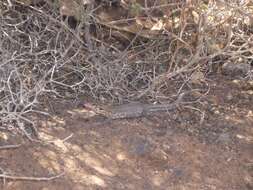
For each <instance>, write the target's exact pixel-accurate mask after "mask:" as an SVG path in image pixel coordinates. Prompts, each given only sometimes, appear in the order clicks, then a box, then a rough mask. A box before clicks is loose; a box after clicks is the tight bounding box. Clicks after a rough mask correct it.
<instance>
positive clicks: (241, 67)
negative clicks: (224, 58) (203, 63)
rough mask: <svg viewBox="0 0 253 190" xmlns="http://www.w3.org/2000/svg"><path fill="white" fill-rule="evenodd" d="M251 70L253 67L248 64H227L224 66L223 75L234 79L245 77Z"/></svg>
mask: <svg viewBox="0 0 253 190" xmlns="http://www.w3.org/2000/svg"><path fill="white" fill-rule="evenodd" d="M250 70H251V66H250V65H249V64H246V63H237V64H234V63H231V62H227V63H225V64H224V65H223V66H222V73H223V74H224V75H229V76H232V77H245V76H246V75H247V74H248V73H249V72H250Z"/></svg>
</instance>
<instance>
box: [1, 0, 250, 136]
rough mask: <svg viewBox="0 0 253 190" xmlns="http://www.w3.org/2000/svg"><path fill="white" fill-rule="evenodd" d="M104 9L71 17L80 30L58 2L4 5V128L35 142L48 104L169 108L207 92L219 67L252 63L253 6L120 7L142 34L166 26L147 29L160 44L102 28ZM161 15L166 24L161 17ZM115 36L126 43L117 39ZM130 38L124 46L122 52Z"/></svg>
mask: <svg viewBox="0 0 253 190" xmlns="http://www.w3.org/2000/svg"><path fill="white" fill-rule="evenodd" d="M10 2H11V3H12V6H10ZM40 2H44V1H40ZM62 2H64V1H62ZM87 2H88V1H87ZM104 2H105V1H103V2H102V1H96V3H95V4H94V3H87V4H86V5H81V4H79V5H80V6H78V8H80V10H81V14H79V13H78V18H77V17H76V15H67V16H74V17H76V19H78V22H79V25H78V27H77V28H76V29H71V28H70V27H69V26H68V25H67V23H66V22H63V21H62V15H61V14H60V10H62V9H61V8H62V7H61V6H62V5H61V4H59V3H58V1H54V2H53V1H45V3H40V4H39V5H37V4H31V3H30V1H29V3H25V4H24V3H23V2H22V1H7V0H6V1H3V2H2V3H1V4H0V16H1V22H0V39H1V41H0V60H1V62H0V117H1V119H0V122H1V126H2V127H3V128H5V129H6V128H9V129H13V128H15V129H19V130H21V131H22V132H24V133H25V134H26V135H27V136H28V137H30V134H28V132H27V131H28V130H26V127H27V126H32V127H33V128H34V122H33V119H32V115H33V113H42V114H46V113H45V112H43V110H42V109H41V107H40V105H41V104H43V103H44V102H45V100H46V99H48V98H49V97H50V98H52V97H54V98H67V97H77V96H78V95H79V94H86V95H89V96H92V97H93V98H94V99H97V100H99V101H107V102H108V101H112V102H115V103H123V102H127V101H133V100H135V101H136V100H138V101H139V100H140V99H142V100H144V99H145V100H147V101H154V100H158V101H168V100H170V99H171V97H173V96H178V95H179V94H180V93H181V92H183V91H189V90H192V89H194V88H195V84H196V83H197V84H199V85H200V86H201V87H203V85H205V77H204V76H205V75H206V74H207V72H208V71H209V66H211V65H213V64H217V63H218V64H220V63H224V62H228V61H230V62H234V63H237V62H249V63H250V62H252V53H253V50H252V33H253V29H252V20H253V19H252V15H253V13H252V12H253V8H252V7H253V6H252V3H251V2H250V1H246V0H245V1H186V2H182V1H176V0H174V1H170V2H167V1H166V3H167V4H166V3H164V1H155V2H156V4H154V3H153V4H152V2H154V1H148V2H149V3H147V4H145V5H144V4H141V3H143V2H146V1H134V2H135V3H136V2H139V4H131V6H126V4H121V5H120V6H122V7H124V10H126V9H127V11H128V13H129V14H128V16H129V18H128V17H126V18H124V19H125V20H131V19H132V20H134V21H138V22H139V23H140V22H141V21H143V18H145V19H144V21H143V23H144V25H145V26H144V27H142V29H143V28H145V27H146V29H147V28H148V27H149V24H148V23H147V18H151V19H150V21H152V22H153V21H154V20H155V21H156V22H157V23H158V24H159V23H162V24H161V25H152V24H151V29H152V28H154V26H155V27H156V29H155V31H152V30H151V29H149V30H150V31H152V32H153V33H152V35H155V37H154V36H151V34H149V33H147V34H148V35H144V34H143V33H142V32H143V30H140V31H137V32H136V30H135V31H131V30H130V29H128V28H127V29H125V28H124V31H122V28H120V27H118V26H117V27H116V26H115V25H112V24H111V25H109V24H108V23H109V22H108V23H105V22H102V21H101V20H99V19H98V12H99V10H100V9H99V8H101V7H102V8H104V9H103V10H107V9H110V8H111V7H110V6H111V5H108V4H107V3H104ZM124 2H126V1H124ZM121 3H122V1H121ZM128 3H131V1H129V2H128ZM157 3H158V4H157ZM159 3H160V4H159ZM108 6H109V8H108ZM70 8H72V7H70ZM115 9H116V8H115ZM130 9H131V11H132V12H129V11H130ZM132 9H133V10H134V11H133V10H132ZM157 11H158V12H159V11H160V12H159V14H158V15H160V17H159V16H157V17H156V16H155V15H157V14H155V13H157ZM70 12H71V11H70ZM74 12H75V11H74ZM75 13H76V12H75ZM130 13H131V14H130ZM161 14H162V16H161ZM140 15H141V16H140ZM143 15H144V16H143ZM140 18H141V19H142V20H141V19H140ZM124 19H123V20H124ZM152 22H151V23H152ZM110 23H112V22H110ZM136 26H137V25H136ZM158 26H159V27H158ZM116 32H118V33H120V36H121V37H120V38H121V39H120V40H119V38H117V37H116V36H114V35H111V34H113V33H116ZM129 33H130V34H131V35H130V37H128V36H129ZM124 35H125V36H126V37H125V38H123V39H125V41H127V43H126V45H125V44H124V45H122V44H123V43H122V36H124ZM123 41H124V40H123ZM202 84H203V85H202ZM200 90H201V89H200ZM28 124H29V125H28Z"/></svg>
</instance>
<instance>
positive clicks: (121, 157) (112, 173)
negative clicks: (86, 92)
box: [0, 77, 253, 190]
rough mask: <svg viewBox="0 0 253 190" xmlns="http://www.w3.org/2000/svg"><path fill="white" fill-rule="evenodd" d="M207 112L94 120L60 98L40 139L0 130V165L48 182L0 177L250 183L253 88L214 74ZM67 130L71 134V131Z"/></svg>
mask: <svg viewBox="0 0 253 190" xmlns="http://www.w3.org/2000/svg"><path fill="white" fill-rule="evenodd" d="M209 84H210V87H211V90H210V93H209V94H208V95H207V96H206V97H204V98H203V100H202V102H203V106H202V109H200V110H201V111H202V112H204V113H205V119H204V120H203V121H202V122H201V114H200V112H198V111H194V110H193V108H190V107H182V108H179V109H178V110H175V111H173V112H170V113H164V114H159V115H156V116H154V117H149V118H139V119H131V120H115V121H111V122H103V120H101V119H99V118H98V119H97V120H89V119H87V118H86V116H85V115H87V114H86V113H85V112H86V111H87V110H85V109H84V108H83V106H82V102H81V101H80V102H79V103H78V104H77V106H75V105H74V104H70V103H65V102H55V104H54V105H56V106H54V109H55V115H54V117H53V119H47V120H46V119H43V118H42V119H41V121H40V123H41V126H40V127H39V136H40V138H41V139H43V140H45V141H48V143H43V144H42V143H34V142H29V141H27V140H24V139H22V138H21V137H18V136H17V135H14V134H10V133H8V132H6V131H0V134H1V138H0V144H1V145H4V144H13V143H17V142H22V143H24V144H23V145H22V146H21V147H19V148H16V149H8V150H0V167H1V169H2V170H3V171H4V172H5V173H7V174H12V175H16V176H35V177H42V176H43V177H49V176H52V175H56V174H59V173H61V172H62V171H64V175H63V176H62V177H59V178H57V179H54V180H50V181H18V180H6V181H5V183H4V181H3V180H2V181H1V184H0V185H1V187H0V189H6V190H14V189H15V190H70V189H71V190H89V189H91V190H95V189H96V190H99V189H101V190H102V189H108V190H113V189H115V190H119V189H129V190H131V189H134V190H141V189H143V190H144V189H145V190H149V189H150V190H153V189H155V190H158V189H159V190H160V189H161V190H251V189H253V128H252V125H253V104H252V101H253V95H252V94H253V88H252V89H251V87H248V85H246V86H247V87H245V85H244V83H243V82H238V81H232V80H229V79H227V78H224V77H223V78H220V77H215V79H210V81H209ZM66 137H69V138H66Z"/></svg>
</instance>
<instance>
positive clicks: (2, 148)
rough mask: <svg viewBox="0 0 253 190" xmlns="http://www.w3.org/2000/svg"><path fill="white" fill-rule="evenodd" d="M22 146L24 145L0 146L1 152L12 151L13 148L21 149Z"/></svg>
mask: <svg viewBox="0 0 253 190" xmlns="http://www.w3.org/2000/svg"><path fill="white" fill-rule="evenodd" d="M21 145H22V144H10V145H3V146H0V150H4V149H12V148H19V147H20V146H21Z"/></svg>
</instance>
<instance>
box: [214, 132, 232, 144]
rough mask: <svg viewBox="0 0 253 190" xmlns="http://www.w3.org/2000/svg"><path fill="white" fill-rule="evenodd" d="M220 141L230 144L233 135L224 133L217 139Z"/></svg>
mask: <svg viewBox="0 0 253 190" xmlns="http://www.w3.org/2000/svg"><path fill="white" fill-rule="evenodd" d="M217 141H218V142H221V143H224V144H228V143H230V142H231V137H230V135H229V134H228V133H222V134H220V136H219V137H218V139H217Z"/></svg>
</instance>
